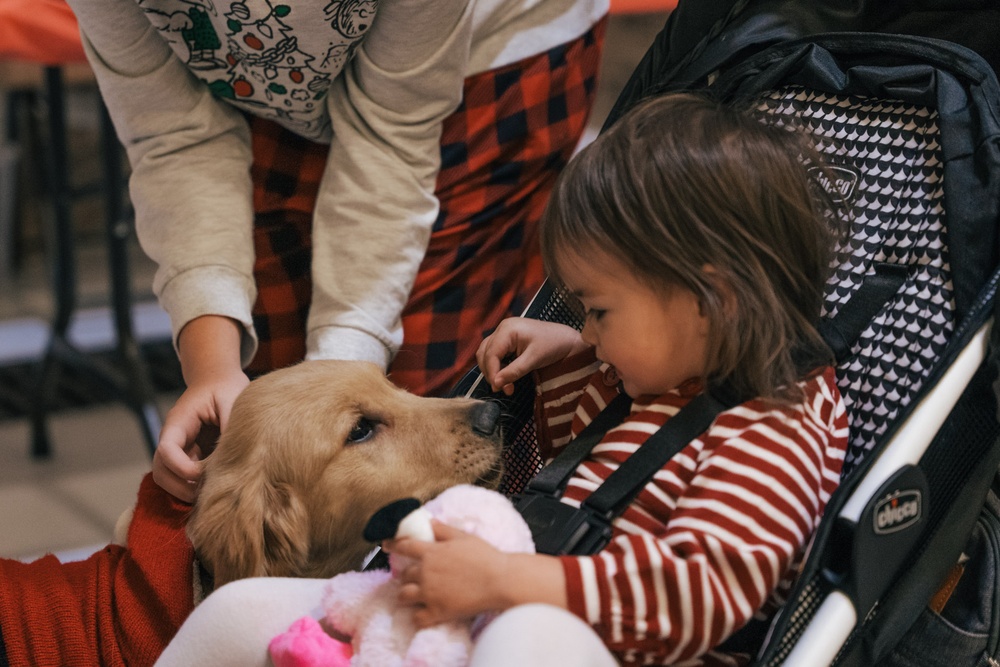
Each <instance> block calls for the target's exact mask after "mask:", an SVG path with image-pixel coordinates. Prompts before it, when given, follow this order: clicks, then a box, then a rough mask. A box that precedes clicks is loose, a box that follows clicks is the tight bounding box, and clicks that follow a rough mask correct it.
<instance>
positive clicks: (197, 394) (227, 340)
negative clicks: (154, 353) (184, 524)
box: [153, 316, 250, 503]
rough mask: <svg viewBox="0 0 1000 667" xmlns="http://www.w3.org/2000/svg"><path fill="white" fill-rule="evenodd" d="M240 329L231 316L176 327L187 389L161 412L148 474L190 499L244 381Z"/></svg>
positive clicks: (248, 382)
mask: <svg viewBox="0 0 1000 667" xmlns="http://www.w3.org/2000/svg"><path fill="white" fill-rule="evenodd" d="M240 335H241V332H240V329H239V325H238V324H236V323H235V322H234V321H233V320H230V319H228V318H224V317H216V316H205V317H200V318H198V319H195V320H192V321H191V322H189V323H188V324H187V326H185V327H184V329H183V330H182V331H181V335H180V338H179V340H178V349H179V354H180V359H181V369H182V370H183V373H184V381H185V383H186V384H187V389H185V390H184V393H183V394H181V396H180V398H178V399H177V402H176V403H175V404H174V407H173V408H171V409H170V411H169V412H168V413H167V416H166V419H165V420H164V422H163V428H162V429H161V431H160V440H159V443H158V444H157V446H156V452H155V453H154V454H153V479H154V480H155V481H156V483H157V484H159V485H160V486H161V487H162V488H163V489H164V490H166V491H167V492H168V493H170V494H171V495H173V496H175V497H177V498H179V499H180V500H183V501H185V502H188V503H190V502H194V499H195V496H196V495H197V490H198V481H199V480H200V479H201V471H202V460H203V459H204V458H205V456H207V455H208V454H209V453H211V451H212V449H213V448H214V446H215V441H216V440H217V439H218V437H219V434H220V433H221V432H222V431H224V430H225V428H226V424H227V422H228V421H229V412H230V411H231V410H232V407H233V402H234V401H235V400H236V397H237V396H239V395H240V393H241V392H242V391H243V390H244V389H245V388H246V387H247V385H248V384H250V380H249V378H247V376H246V375H245V374H244V373H243V370H242V368H241V366H240V358H239V349H240V347H239V346H240Z"/></svg>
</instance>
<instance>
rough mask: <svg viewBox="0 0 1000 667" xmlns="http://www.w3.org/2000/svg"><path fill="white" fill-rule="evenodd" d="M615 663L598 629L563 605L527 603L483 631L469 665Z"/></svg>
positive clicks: (584, 666) (581, 666)
mask: <svg viewBox="0 0 1000 667" xmlns="http://www.w3.org/2000/svg"><path fill="white" fill-rule="evenodd" d="M554 664H556V665H559V664H564V665H577V666H578V667H614V666H615V665H617V664H618V663H617V662H616V661H615V660H614V658H613V657H612V656H611V654H610V653H609V652H608V650H607V649H606V648H605V646H604V643H603V642H602V641H601V639H600V637H598V636H597V633H595V632H594V631H593V629H591V627H590V626H589V625H587V623H585V622H584V621H583V620H581V619H580V618H579V617H577V616H575V615H574V614H571V613H570V612H568V611H566V610H565V609H562V608H560V607H554V606H552V605H547V604H525V605H520V606H517V607H512V608H511V609H508V610H507V611H505V612H504V613H502V614H500V615H499V616H498V617H497V618H496V619H495V620H494V621H493V622H492V623H490V625H489V626H487V627H486V629H485V630H484V631H483V633H482V635H480V637H479V639H478V640H477V642H476V646H475V648H474V650H473V654H472V660H471V662H470V667H494V666H497V667H499V666H500V665H519V667H534V666H535V665H538V666H539V667H541V666H542V665H554Z"/></svg>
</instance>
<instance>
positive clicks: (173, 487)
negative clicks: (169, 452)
mask: <svg viewBox="0 0 1000 667" xmlns="http://www.w3.org/2000/svg"><path fill="white" fill-rule="evenodd" d="M153 481H154V482H156V484H157V485H158V486H159V487H160V488H161V489H163V490H164V491H166V492H167V493H169V494H170V495H172V496H174V497H175V498H177V499H179V500H181V501H183V502H186V503H193V502H194V499H195V497H196V496H197V486H196V485H195V484H193V483H191V482H189V481H188V480H186V479H182V478H181V477H179V476H177V475H176V474H175V473H174V472H173V471H171V470H170V469H169V468H167V467H166V465H164V464H163V460H162V457H160V458H157V457H155V456H154V458H153Z"/></svg>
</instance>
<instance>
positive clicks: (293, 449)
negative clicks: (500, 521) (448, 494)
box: [187, 361, 501, 586]
mask: <svg viewBox="0 0 1000 667" xmlns="http://www.w3.org/2000/svg"><path fill="white" fill-rule="evenodd" d="M498 417H499V406H497V405H496V404H493V403H485V402H482V401H475V400H470V399H434V398H422V397H418V396H415V395H413V394H410V393H408V392H406V391H404V390H402V389H400V388H398V387H396V386H395V385H393V384H392V383H391V382H390V381H389V380H388V379H387V378H386V377H385V376H384V374H383V373H382V371H381V370H380V369H379V368H378V367H376V366H375V365H373V364H368V363H363V362H349V361H311V362H307V363H303V364H299V365H296V366H292V367H290V368H286V369H283V370H279V371H275V372H273V373H270V374H268V375H265V376H263V377H261V378H259V379H257V380H255V381H254V382H252V383H250V386H249V387H248V388H247V389H246V390H245V391H244V392H243V393H242V394H241V395H240V397H239V398H238V399H237V401H236V403H235V404H234V406H233V411H232V415H231V417H230V420H229V425H228V427H227V430H226V432H225V434H224V435H223V437H222V438H221V439H220V440H219V443H218V446H217V447H216V449H215V451H214V452H213V453H212V454H211V455H210V456H209V457H208V458H207V459H206V461H205V470H204V475H203V478H202V486H201V489H200V491H199V494H198V500H197V501H196V503H195V508H194V512H193V513H192V515H191V518H190V520H189V522H188V528H187V532H188V536H189V537H190V538H191V542H192V543H193V545H194V549H195V553H196V554H197V556H198V558H199V559H200V561H201V563H202V565H204V566H205V567H206V568H207V569H208V570H209V571H210V572H211V573H212V575H213V577H214V584H215V586H221V585H222V584H224V583H226V582H229V581H232V580H234V579H240V578H244V577H253V576H291V577H323V578H325V577H331V576H333V575H334V574H337V573H338V572H343V571H345V570H348V569H353V568H357V567H359V566H360V565H361V563H362V561H363V559H364V556H365V555H366V553H367V552H368V551H370V550H371V548H372V545H371V544H369V543H367V542H365V540H364V538H363V537H362V531H363V529H364V525H365V523H366V522H367V521H368V519H369V518H370V517H371V516H372V514H374V513H375V512H376V511H377V510H378V509H379V508H381V507H383V506H384V505H386V504H388V503H389V502H392V501H393V500H397V499H399V498H405V497H414V498H417V499H419V500H421V501H424V500H429V499H430V498H432V497H434V496H435V495H437V494H438V493H440V492H441V491H443V490H444V489H446V488H448V487H451V486H454V485H456V484H461V483H480V484H484V485H489V486H495V485H496V483H497V482H498V481H499V478H500V447H501V440H500V434H499V432H498V431H499V429H498V426H497V420H498Z"/></svg>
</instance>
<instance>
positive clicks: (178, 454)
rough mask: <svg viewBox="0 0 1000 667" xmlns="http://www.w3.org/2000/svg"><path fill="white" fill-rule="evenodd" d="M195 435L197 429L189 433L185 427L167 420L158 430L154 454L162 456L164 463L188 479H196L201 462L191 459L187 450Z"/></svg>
mask: <svg viewBox="0 0 1000 667" xmlns="http://www.w3.org/2000/svg"><path fill="white" fill-rule="evenodd" d="M197 436H198V431H195V432H194V433H192V434H190V435H189V434H188V429H187V428H184V427H183V426H182V425H180V424H173V423H170V422H169V420H168V422H167V424H165V425H164V427H163V430H162V431H160V442H159V443H157V445H156V454H157V455H158V456H160V457H161V458H162V460H163V463H164V465H166V467H167V468H168V469H169V470H170V471H171V472H173V473H174V474H175V475H177V476H178V477H180V478H182V479H185V480H188V481H197V480H198V477H200V476H201V462H200V461H194V460H192V459H191V456H190V455H189V454H188V451H187V450H188V449H189V448H190V445H191V444H193V443H194V442H195V439H196V438H197Z"/></svg>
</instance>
